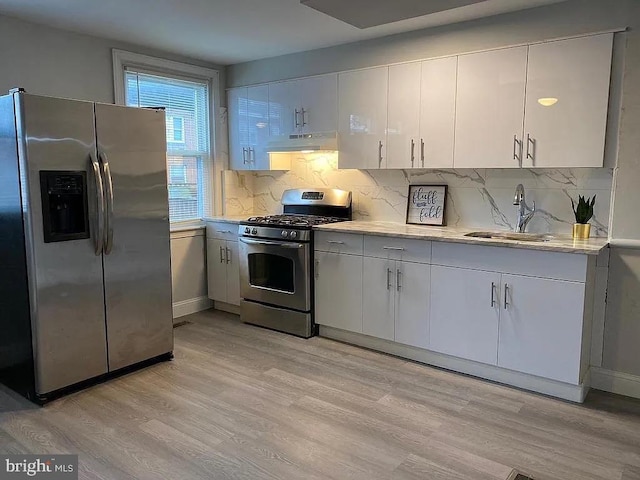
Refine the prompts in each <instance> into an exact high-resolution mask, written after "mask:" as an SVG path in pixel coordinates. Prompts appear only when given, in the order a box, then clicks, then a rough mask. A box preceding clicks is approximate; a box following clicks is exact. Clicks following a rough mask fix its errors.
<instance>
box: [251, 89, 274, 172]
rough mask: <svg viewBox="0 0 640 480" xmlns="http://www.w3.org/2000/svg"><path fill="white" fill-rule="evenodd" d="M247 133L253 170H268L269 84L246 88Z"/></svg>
mask: <svg viewBox="0 0 640 480" xmlns="http://www.w3.org/2000/svg"><path fill="white" fill-rule="evenodd" d="M247 105H248V109H247V129H248V130H247V134H248V145H249V148H250V154H249V157H250V163H251V168H252V169H254V170H269V153H267V143H268V141H269V86H268V85H258V86H255V87H249V88H248V89H247Z"/></svg>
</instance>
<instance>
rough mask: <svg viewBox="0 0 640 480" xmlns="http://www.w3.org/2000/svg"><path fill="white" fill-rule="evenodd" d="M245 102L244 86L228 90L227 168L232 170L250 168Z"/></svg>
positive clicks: (245, 89) (245, 91)
mask: <svg viewBox="0 0 640 480" xmlns="http://www.w3.org/2000/svg"><path fill="white" fill-rule="evenodd" d="M247 102H248V98H247V88H246V87H240V88H232V89H231V90H229V91H228V94H227V104H228V114H229V117H228V121H229V168H231V169H232V170H248V169H250V168H251V164H250V163H249V158H248V156H247V152H246V149H247V147H248V136H247V135H248V134H247V132H248V128H247Z"/></svg>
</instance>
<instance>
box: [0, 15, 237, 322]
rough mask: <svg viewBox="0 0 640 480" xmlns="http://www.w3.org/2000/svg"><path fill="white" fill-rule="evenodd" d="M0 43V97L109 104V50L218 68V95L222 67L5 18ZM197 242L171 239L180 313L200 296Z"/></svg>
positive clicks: (201, 259) (202, 282)
mask: <svg viewBox="0 0 640 480" xmlns="http://www.w3.org/2000/svg"><path fill="white" fill-rule="evenodd" d="M0 45H2V47H0V95H4V94H5V93H6V92H7V90H8V89H10V88H12V87H24V88H25V89H26V90H27V91H28V92H31V93H35V94H39V95H51V96H58V97H67V98H76V99H80V100H92V101H98V102H105V103H113V102H114V93H113V70H112V57H111V50H112V48H118V49H122V50H128V51H132V52H137V53H143V54H147V55H152V56H155V57H160V58H167V59H170V60H176V61H180V62H185V63H192V64H194V65H199V66H203V67H207V68H215V69H218V70H220V82H221V91H222V92H224V68H223V67H220V66H216V65H212V64H210V63H206V62H202V61H198V60H194V59H188V58H181V57H179V56H175V55H171V54H167V53H164V52H159V51H156V50H152V49H148V48H142V47H138V46H133V45H129V44H125V43H121V42H113V41H110V40H105V39H100V38H96V37H91V36H87V35H80V34H76V33H71V32H65V31H62V30H57V29H53V28H49V27H46V26H43V25H36V24H33V23H27V22H24V21H21V20H16V19H13V18H9V17H5V16H0ZM221 98H222V99H224V98H225V95H224V94H222V95H221ZM201 233H202V232H201ZM174 236H175V235H174ZM174 236H172V237H174ZM203 238H204V237H203V236H195V237H194V236H193V235H192V236H190V237H185V236H184V235H182V236H181V238H177V239H176V238H172V241H171V251H172V260H173V261H172V266H173V280H174V284H173V291H174V293H173V295H174V303H176V302H178V303H180V302H182V310H183V311H184V309H185V308H186V305H185V302H186V304H188V303H189V301H190V300H193V299H196V300H197V299H201V298H202V297H203V296H204V297H206V275H204V274H203V271H204V270H203V269H204V268H205V256H204V241H203ZM196 300H194V302H196ZM196 303H197V302H196ZM201 304H202V302H201Z"/></svg>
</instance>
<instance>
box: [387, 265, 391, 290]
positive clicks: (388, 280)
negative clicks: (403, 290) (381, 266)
mask: <svg viewBox="0 0 640 480" xmlns="http://www.w3.org/2000/svg"><path fill="white" fill-rule="evenodd" d="M387 290H391V269H390V268H387Z"/></svg>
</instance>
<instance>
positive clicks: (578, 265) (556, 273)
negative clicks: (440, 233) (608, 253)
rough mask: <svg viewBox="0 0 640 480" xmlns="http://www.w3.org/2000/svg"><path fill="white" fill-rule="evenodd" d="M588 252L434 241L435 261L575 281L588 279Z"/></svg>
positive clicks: (464, 266)
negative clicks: (546, 250)
mask: <svg viewBox="0 0 640 480" xmlns="http://www.w3.org/2000/svg"><path fill="white" fill-rule="evenodd" d="M587 261H588V257H587V256H586V255H579V254H575V253H560V252H545V251H540V250H527V249H523V248H509V247H489V246H487V247H485V246H482V245H465V244H461V243H441V242H433V246H432V249H431V263H432V264H434V265H444V266H449V267H460V268H470V269H472V270H485V271H489V272H500V273H513V274H516V275H528V276H532V277H543V278H553V279H557V280H569V281H573V282H583V283H584V282H585V281H586V279H587Z"/></svg>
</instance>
